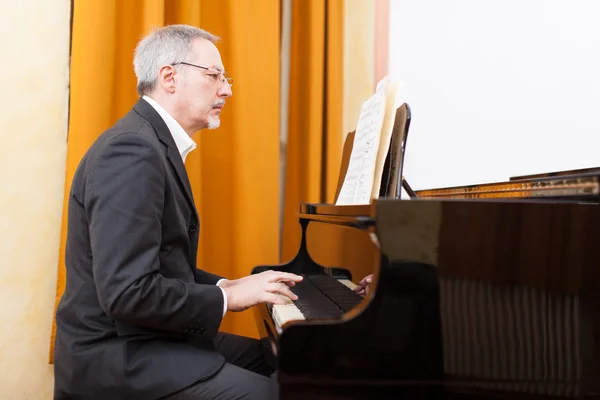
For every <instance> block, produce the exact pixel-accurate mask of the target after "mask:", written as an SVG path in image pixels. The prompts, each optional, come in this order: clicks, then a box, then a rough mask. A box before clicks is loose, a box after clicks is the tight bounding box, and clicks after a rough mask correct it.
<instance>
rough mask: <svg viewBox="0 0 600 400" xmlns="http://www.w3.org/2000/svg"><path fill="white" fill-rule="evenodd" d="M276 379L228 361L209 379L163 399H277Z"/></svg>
mask: <svg viewBox="0 0 600 400" xmlns="http://www.w3.org/2000/svg"><path fill="white" fill-rule="evenodd" d="M278 398H279V395H278V387H277V382H276V381H275V379H271V378H267V377H265V376H262V375H259V374H257V373H254V372H251V371H248V370H245V369H243V368H240V367H237V366H235V365H232V364H229V363H226V364H225V365H224V366H223V368H222V369H221V370H220V371H219V372H218V373H217V374H216V375H215V376H213V377H211V378H210V379H208V380H205V381H202V382H197V383H195V384H193V385H192V386H190V387H187V388H185V389H183V390H181V391H179V392H177V393H174V394H172V395H170V396H167V397H165V398H163V400H237V399H244V400H276V399H278Z"/></svg>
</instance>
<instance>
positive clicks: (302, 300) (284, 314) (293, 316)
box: [268, 275, 362, 333]
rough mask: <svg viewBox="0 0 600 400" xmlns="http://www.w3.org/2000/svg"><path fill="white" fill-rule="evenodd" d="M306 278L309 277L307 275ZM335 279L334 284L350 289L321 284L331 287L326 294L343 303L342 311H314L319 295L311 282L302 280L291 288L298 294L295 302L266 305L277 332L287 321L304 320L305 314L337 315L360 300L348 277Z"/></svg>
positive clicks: (333, 316)
mask: <svg viewBox="0 0 600 400" xmlns="http://www.w3.org/2000/svg"><path fill="white" fill-rule="evenodd" d="M325 276H326V277H328V278H330V280H334V278H331V277H329V276H327V275H325ZM308 278H309V279H310V277H308ZM305 279H306V278H305ZM335 281H336V282H334V283H336V286H340V287H342V288H344V287H346V288H349V289H350V290H347V289H345V288H344V289H343V291H341V290H336V289H335V287H333V288H331V287H330V285H331V283H330V282H323V283H322V284H324V286H325V287H326V288H331V289H330V290H328V291H327V293H328V295H330V296H332V297H333V298H335V299H336V300H338V301H339V302H336V303H338V304H340V305H341V306H342V305H343V306H342V307H343V308H345V310H344V311H341V310H339V309H338V310H331V309H329V310H323V309H321V311H322V313H316V312H315V310H316V309H318V304H316V302H318V300H317V299H318V298H319V297H320V296H318V295H317V294H316V293H315V292H314V289H316V288H315V287H314V286H312V284H311V283H305V282H304V281H303V282H301V283H300V284H297V285H296V286H295V287H294V288H292V291H293V292H294V293H295V294H296V295H297V296H298V300H297V301H296V303H294V302H291V301H290V300H289V299H288V301H289V304H285V305H280V304H274V305H269V306H268V308H269V311H270V312H271V316H272V317H273V321H274V322H275V327H276V328H277V332H278V333H281V327H282V326H283V325H284V324H286V323H287V322H289V321H304V320H306V319H307V314H308V319H311V318H327V317H330V318H336V317H339V316H341V315H342V314H343V313H344V312H346V311H347V310H349V309H350V308H352V307H353V306H354V305H356V304H358V302H360V300H361V299H362V297H361V296H360V295H358V294H356V293H355V292H354V288H355V287H356V284H354V283H353V282H352V281H350V280H348V279H337V280H335ZM338 283H340V284H341V285H337V284H338ZM342 285H343V286H342ZM325 290H327V289H325ZM303 292H304V293H303ZM334 292H335V294H333V293H334ZM311 295H312V296H311ZM353 297H354V298H355V301H354V303H353V302H352V298H353ZM286 299H287V298H286ZM352 303H353V304H352ZM326 311H329V312H330V314H329V315H327V314H326ZM311 314H312V315H311ZM331 314H333V315H331Z"/></svg>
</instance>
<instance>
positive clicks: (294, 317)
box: [271, 279, 357, 333]
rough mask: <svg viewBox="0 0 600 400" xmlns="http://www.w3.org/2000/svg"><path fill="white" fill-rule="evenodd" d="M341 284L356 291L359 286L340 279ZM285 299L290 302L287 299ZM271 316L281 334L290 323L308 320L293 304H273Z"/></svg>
mask: <svg viewBox="0 0 600 400" xmlns="http://www.w3.org/2000/svg"><path fill="white" fill-rule="evenodd" d="M339 282H340V283H342V284H344V285H345V286H346V287H348V288H350V289H352V290H354V288H355V287H356V286H357V285H356V284H355V283H354V282H352V281H351V280H349V279H339ZM281 297H283V296H281ZM283 298H285V299H286V300H288V301H289V299H288V298H287V297H283ZM271 314H272V316H273V320H274V322H275V327H276V328H277V332H278V333H281V327H282V326H283V325H284V324H286V323H288V322H289V321H304V320H305V319H306V318H305V317H304V315H302V313H301V312H300V310H299V309H298V307H296V305H295V304H294V303H291V302H290V303H289V304H285V305H282V304H273V305H272V306H271Z"/></svg>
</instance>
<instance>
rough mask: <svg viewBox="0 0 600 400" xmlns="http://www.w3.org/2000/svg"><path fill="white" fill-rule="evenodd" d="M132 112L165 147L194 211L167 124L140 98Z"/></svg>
mask: <svg viewBox="0 0 600 400" xmlns="http://www.w3.org/2000/svg"><path fill="white" fill-rule="evenodd" d="M133 110H134V111H135V112H137V113H138V114H139V115H140V116H141V117H142V118H144V119H145V120H147V121H148V122H149V123H150V125H152V127H153V128H154V131H155V132H156V136H157V137H158V140H160V142H161V143H162V144H164V145H165V147H166V149H167V159H168V160H169V163H170V164H171V166H172V167H173V169H174V170H175V172H176V174H177V178H178V179H179V183H180V185H181V186H182V187H183V191H184V193H185V195H186V198H187V200H188V202H189V203H190V204H191V205H192V207H193V208H194V210H195V204H194V196H193V195H192V187H191V185H190V181H189V178H188V174H187V170H186V169H185V165H184V164H183V160H182V158H181V155H180V154H179V150H178V149H177V145H176V144H175V140H174V139H173V135H172V134H171V132H170V131H169V128H168V127H167V124H166V123H165V121H164V120H163V119H162V117H161V116H160V114H158V112H157V111H156V110H155V109H154V108H153V107H152V106H151V105H150V104H149V103H148V102H147V101H146V100H144V99H142V98H140V99H138V101H137V102H136V103H135V105H134V106H133Z"/></svg>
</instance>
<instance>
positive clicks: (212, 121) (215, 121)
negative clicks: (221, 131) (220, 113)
mask: <svg viewBox="0 0 600 400" xmlns="http://www.w3.org/2000/svg"><path fill="white" fill-rule="evenodd" d="M220 125H221V120H220V119H219V118H218V117H210V118H208V129H217V128H218V127H219V126H220Z"/></svg>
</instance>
